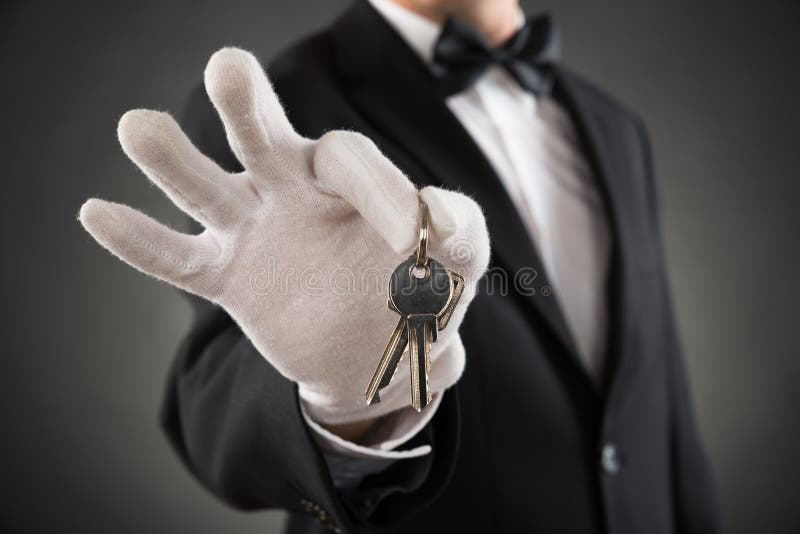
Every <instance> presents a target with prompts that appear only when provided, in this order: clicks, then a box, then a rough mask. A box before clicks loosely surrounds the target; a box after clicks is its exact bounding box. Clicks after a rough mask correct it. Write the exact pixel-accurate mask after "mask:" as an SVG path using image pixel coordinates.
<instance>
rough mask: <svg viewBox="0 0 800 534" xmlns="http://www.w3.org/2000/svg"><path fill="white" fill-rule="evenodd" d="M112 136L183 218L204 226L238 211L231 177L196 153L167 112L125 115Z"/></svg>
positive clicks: (230, 220) (220, 223)
mask: <svg viewBox="0 0 800 534" xmlns="http://www.w3.org/2000/svg"><path fill="white" fill-rule="evenodd" d="M117 135H118V136H119V142H120V144H121V145H122V149H123V150H124V151H125V153H126V154H127V155H128V157H129V158H130V159H131V160H132V161H133V162H134V163H136V165H137V166H138V167H139V168H140V169H142V171H143V172H144V173H145V174H146V175H147V176H148V177H149V178H150V179H151V180H152V181H153V183H155V184H156V185H157V186H158V187H160V188H161V189H162V190H163V191H164V193H166V195H167V196H168V197H169V198H170V200H172V202H174V203H175V205H176V206H178V207H179V208H180V209H181V210H182V211H184V212H185V213H186V214H188V215H190V216H191V217H192V218H194V219H195V220H197V221H198V222H199V223H201V224H203V225H204V226H212V227H218V228H221V227H226V226H230V225H232V224H234V223H235V222H236V219H237V215H238V212H239V210H240V209H241V207H240V206H239V205H237V202H236V201H235V200H234V195H233V194H232V193H233V183H234V182H233V180H230V178H232V177H231V176H228V175H227V174H226V173H225V171H223V170H222V169H220V168H219V167H218V166H217V164H216V163H214V162H213V161H211V160H210V159H209V158H207V157H206V156H204V155H203V154H202V153H200V151H199V150H197V149H196V148H195V147H194V145H192V142H191V141H190V140H189V138H188V137H186V134H184V133H183V131H182V130H181V128H180V126H178V124H177V123H176V122H175V119H173V118H172V117H171V116H169V115H168V114H167V113H162V112H159V111H150V110H146V109H137V110H133V111H129V112H127V113H125V115H123V116H122V118H121V119H120V121H119V126H118V128H117ZM226 182H227V183H226Z"/></svg>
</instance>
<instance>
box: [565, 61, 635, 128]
mask: <svg viewBox="0 0 800 534" xmlns="http://www.w3.org/2000/svg"><path fill="white" fill-rule="evenodd" d="M558 75H559V77H560V78H561V79H562V80H563V81H564V82H566V83H568V84H569V86H570V89H571V90H572V91H573V92H575V93H577V96H579V98H580V100H581V101H582V102H584V103H585V105H586V107H587V108H588V109H590V110H592V112H594V113H598V114H600V115H601V116H602V117H603V118H604V120H605V121H612V122H613V123H614V126H615V127H616V128H622V129H623V130H627V131H631V132H633V133H635V134H636V135H637V136H646V130H645V127H644V121H643V120H642V118H641V116H640V115H639V113H638V112H636V111H635V110H633V109H631V108H630V107H628V106H627V105H625V104H623V103H622V102H620V101H619V100H618V99H617V98H616V97H615V96H613V95H612V94H610V93H609V92H608V91H606V90H605V89H602V88H601V87H599V86H598V85H597V84H595V83H594V82H593V81H590V80H589V79H587V78H586V77H584V76H583V75H581V74H578V73H576V72H575V71H573V70H571V69H569V68H567V67H564V66H559V68H558Z"/></svg>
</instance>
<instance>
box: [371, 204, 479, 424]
mask: <svg viewBox="0 0 800 534" xmlns="http://www.w3.org/2000/svg"><path fill="white" fill-rule="evenodd" d="M427 246H428V207H427V206H426V205H425V203H424V202H422V201H420V228H419V243H418V246H417V252H416V254H415V255H412V256H411V257H409V258H408V259H407V260H406V261H404V262H403V263H401V264H400V265H399V266H398V267H397V268H396V269H395V271H394V273H392V278H391V280H390V282H389V308H390V309H391V310H392V311H395V312H397V313H398V314H399V315H400V321H398V323H397V326H395V328H394V331H393V332H392V335H391V337H390V338H389V343H387V345H386V349H384V351H383V355H381V359H380V361H379V362H378V367H377V369H375V372H374V373H373V375H372V380H370V382H369V384H368V385H367V389H366V391H365V392H364V394H365V396H366V398H367V404H369V405H372V404H375V403H377V402H380V400H381V397H380V393H379V391H380V390H381V389H383V388H385V387H386V386H388V385H389V383H390V382H391V381H392V378H393V377H394V375H395V373H396V371H397V366H398V364H399V363H400V360H401V359H402V357H403V353H404V352H405V349H406V347H408V349H409V350H408V353H409V358H408V359H409V364H410V366H411V373H410V374H411V405H412V406H413V407H414V408H415V409H416V410H417V411H418V412H420V411H422V409H423V408H425V407H426V406H427V405H428V404H429V403H430V402H431V393H430V389H429V387H428V385H429V384H428V375H429V374H430V371H431V361H430V349H431V344H432V343H433V342H434V341H436V339H437V337H438V332H439V330H442V329H444V328H445V327H446V326H447V323H448V322H449V321H450V317H452V315H453V311H454V310H455V307H456V305H458V301H459V299H460V298H461V294H462V293H463V291H464V279H463V278H462V277H461V276H459V275H457V274H455V273H453V272H452V271H450V270H448V269H446V268H445V267H444V266H443V265H442V264H440V263H439V262H437V261H436V260H433V259H429V258H428V257H427Z"/></svg>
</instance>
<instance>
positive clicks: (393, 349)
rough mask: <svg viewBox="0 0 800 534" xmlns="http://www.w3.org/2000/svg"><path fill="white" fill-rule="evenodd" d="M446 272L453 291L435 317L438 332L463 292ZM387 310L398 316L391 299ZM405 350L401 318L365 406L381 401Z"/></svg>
mask: <svg viewBox="0 0 800 534" xmlns="http://www.w3.org/2000/svg"><path fill="white" fill-rule="evenodd" d="M447 272H448V274H449V275H450V280H451V282H452V286H453V290H452V293H451V295H450V300H449V302H448V303H447V306H446V307H445V309H444V310H442V312H441V313H440V314H439V315H438V316H437V317H436V323H437V328H438V330H444V329H445V328H446V327H447V323H448V322H449V321H450V317H452V315H453V311H454V310H455V307H456V306H457V305H458V301H459V300H460V299H461V294H462V293H463V292H464V279H463V278H462V277H461V276H460V275H458V274H456V273H454V272H452V271H450V270H449V269H448V270H447ZM389 309H391V310H392V311H393V312H395V313H398V314H400V312H399V311H398V310H397V308H395V307H394V304H393V303H392V299H389ZM400 315H402V314H400ZM406 348H408V329H407V328H406V318H405V317H402V316H401V317H400V321H398V323H397V326H395V327H394V331H393V332H392V335H391V337H390V338H389V343H388V344H387V345H386V349H385V350H384V351H383V355H382V356H381V359H380V361H379V363H378V367H377V369H375V373H374V374H373V375H372V380H370V383H369V385H368V386H367V389H366V391H365V396H366V398H367V404H376V403H378V402H380V401H381V397H380V390H382V389H383V388H385V387H386V386H388V385H389V384H390V383H391V381H392V378H393V377H394V375H395V372H396V371H397V366H398V364H399V363H400V360H401V359H402V357H403V354H404V353H405V351H406Z"/></svg>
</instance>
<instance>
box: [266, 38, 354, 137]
mask: <svg viewBox="0 0 800 534" xmlns="http://www.w3.org/2000/svg"><path fill="white" fill-rule="evenodd" d="M266 70H267V75H268V76H269V79H270V81H271V82H272V85H273V88H274V89H275V92H276V93H277V94H278V97H279V98H280V100H281V103H282V104H283V107H284V109H285V110H286V113H287V115H288V116H289V120H290V121H291V122H292V124H293V125H294V127H295V128H296V129H297V130H298V131H299V132H300V133H301V134H303V135H305V136H308V137H318V136H320V135H322V133H324V130H325V129H328V128H329V127H330V126H331V125H332V124H336V123H337V114H338V113H341V112H342V111H343V109H344V108H346V107H347V105H346V94H345V93H346V91H345V90H344V89H343V87H342V82H341V77H340V75H339V73H338V68H337V61H336V55H335V52H334V45H333V39H332V38H331V35H330V33H329V32H327V31H323V32H319V33H316V34H313V35H310V36H307V37H305V38H303V39H301V40H300V41H298V42H297V43H296V44H294V45H292V46H291V47H289V48H287V49H286V50H284V51H282V52H280V53H278V54H277V55H276V56H275V57H274V58H273V59H272V60H271V61H270V62H269V63H268V64H267V65H266Z"/></svg>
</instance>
